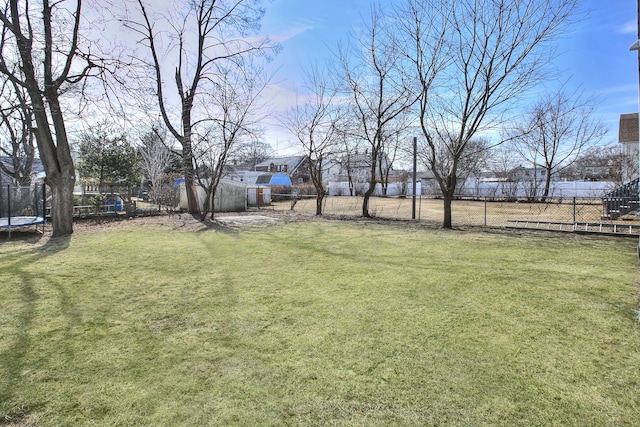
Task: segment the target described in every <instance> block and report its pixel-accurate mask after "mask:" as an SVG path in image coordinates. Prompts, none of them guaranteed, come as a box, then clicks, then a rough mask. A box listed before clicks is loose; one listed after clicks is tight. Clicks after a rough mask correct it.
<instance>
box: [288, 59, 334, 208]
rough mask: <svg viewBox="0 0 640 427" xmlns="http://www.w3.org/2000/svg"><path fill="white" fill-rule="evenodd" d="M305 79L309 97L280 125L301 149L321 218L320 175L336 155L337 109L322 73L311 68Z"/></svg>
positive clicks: (323, 195) (324, 193) (322, 196)
mask: <svg viewBox="0 0 640 427" xmlns="http://www.w3.org/2000/svg"><path fill="white" fill-rule="evenodd" d="M306 79H307V85H308V90H309V92H310V93H309V95H308V96H307V97H306V100H305V101H304V102H298V103H297V104H296V105H295V106H294V107H293V108H292V109H291V110H289V111H288V113H287V114H286V115H285V116H284V117H283V120H282V122H283V125H284V127H285V128H287V129H288V130H289V131H290V132H291V133H292V134H293V135H295V136H296V138H297V140H298V142H299V143H300V145H301V146H302V148H303V150H304V155H305V157H306V158H307V162H308V165H309V176H310V177H311V182H312V183H313V186H314V188H315V190H316V215H322V202H323V200H324V197H325V196H326V190H325V187H324V183H323V173H324V170H325V166H326V164H325V163H326V161H327V160H329V158H330V157H331V156H332V155H334V154H335V153H336V147H337V138H336V137H337V129H338V121H339V120H340V109H339V106H338V104H337V103H336V101H335V97H336V90H335V89H334V88H332V87H331V85H330V83H329V80H328V78H327V73H326V72H323V71H321V70H319V69H318V68H317V67H313V68H312V69H311V70H310V71H309V72H308V73H307V75H306Z"/></svg>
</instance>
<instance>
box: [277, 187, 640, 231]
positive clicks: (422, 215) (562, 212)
mask: <svg viewBox="0 0 640 427" xmlns="http://www.w3.org/2000/svg"><path fill="white" fill-rule="evenodd" d="M363 200H364V199H363V197H359V196H328V197H325V200H324V202H323V213H324V214H327V215H352V216H358V215H362V204H363ZM292 206H293V210H294V211H297V212H308V213H315V210H316V201H315V197H313V196H305V197H299V198H298V200H297V201H296V203H295V204H293V203H291V201H279V202H274V203H273V205H272V207H273V209H276V210H290V209H292ZM604 208H605V207H604V206H603V201H602V199H600V198H549V199H547V200H546V201H545V202H533V201H526V200H513V199H506V198H495V197H478V198H469V199H457V200H454V201H453V203H452V208H451V210H452V215H451V216H452V223H453V225H454V227H455V226H486V227H505V226H510V225H517V224H520V225H522V224H524V223H530V224H533V223H536V224H538V225H540V224H545V225H547V226H550V225H551V224H553V223H557V225H562V224H565V225H571V224H578V223H589V224H591V223H592V224H596V223H603V222H606V223H617V224H620V225H628V224H638V216H637V213H630V214H629V215H625V216H623V217H621V218H619V219H617V220H616V221H610V220H605V219H603V218H604V216H603V213H604ZM412 212H413V198H412V197H410V196H409V197H371V199H370V201H369V214H370V215H371V216H373V217H378V218H384V219H399V220H409V219H412ZM415 212H416V213H415V215H416V218H415V219H416V220H419V221H421V222H433V223H442V222H443V218H444V202H443V200H442V199H441V198H435V197H428V196H424V195H423V196H418V197H416V201H415Z"/></svg>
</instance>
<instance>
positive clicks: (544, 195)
mask: <svg viewBox="0 0 640 427" xmlns="http://www.w3.org/2000/svg"><path fill="white" fill-rule="evenodd" d="M550 188H551V168H547V170H546V171H545V174H544V191H543V192H542V197H541V198H540V201H541V202H542V203H544V202H546V201H547V197H549V190H550Z"/></svg>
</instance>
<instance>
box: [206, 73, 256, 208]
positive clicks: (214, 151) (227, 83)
mask: <svg viewBox="0 0 640 427" xmlns="http://www.w3.org/2000/svg"><path fill="white" fill-rule="evenodd" d="M248 70H251V71H248ZM248 70H240V71H237V70H235V69H229V68H219V67H218V68H217V71H216V75H218V76H220V77H221V78H222V84H219V85H217V86H216V87H215V92H213V93H211V94H210V95H211V97H210V99H209V102H207V107H206V108H207V111H208V114H207V116H209V117H212V118H215V119H213V120H211V121H208V122H207V125H206V127H205V129H206V131H205V132H204V133H203V134H200V135H199V136H198V140H197V142H196V144H194V153H195V162H196V165H197V169H198V170H199V171H200V172H199V173H198V174H197V177H196V179H197V182H198V185H199V186H200V187H202V188H203V189H204V191H205V200H204V201H203V210H202V214H201V215H202V219H203V220H204V219H205V218H206V216H207V214H209V213H211V217H212V218H213V216H214V215H215V206H214V202H215V196H216V191H217V189H218V186H219V185H220V182H221V181H222V179H223V178H224V176H225V175H226V174H228V173H229V166H230V165H229V164H228V163H229V162H228V160H229V157H230V156H231V155H232V154H233V150H234V149H235V148H236V145H237V144H239V143H240V142H242V141H243V140H246V139H248V138H252V137H253V138H255V137H256V136H258V134H259V132H260V129H259V123H260V121H261V120H262V119H263V116H262V115H261V113H263V112H264V108H263V106H262V104H261V103H260V95H261V94H262V92H263V90H264V88H265V87H266V85H267V83H268V79H262V78H260V76H261V75H262V73H261V72H260V71H259V70H252V68H251V67H249V69H248Z"/></svg>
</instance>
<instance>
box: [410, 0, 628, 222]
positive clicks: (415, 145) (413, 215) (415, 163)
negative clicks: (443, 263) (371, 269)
mask: <svg viewBox="0 0 640 427" xmlns="http://www.w3.org/2000/svg"><path fill="white" fill-rule="evenodd" d="M638 1H640V0H638ZM417 157H418V138H417V137H415V136H414V137H413V193H412V194H413V198H412V201H411V219H416V187H417V185H416V179H417V175H418V172H417V167H418V161H417Z"/></svg>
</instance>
